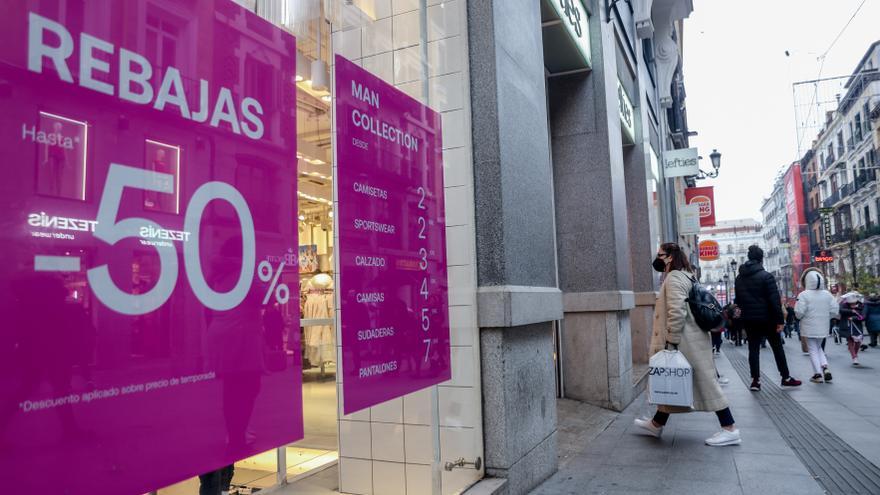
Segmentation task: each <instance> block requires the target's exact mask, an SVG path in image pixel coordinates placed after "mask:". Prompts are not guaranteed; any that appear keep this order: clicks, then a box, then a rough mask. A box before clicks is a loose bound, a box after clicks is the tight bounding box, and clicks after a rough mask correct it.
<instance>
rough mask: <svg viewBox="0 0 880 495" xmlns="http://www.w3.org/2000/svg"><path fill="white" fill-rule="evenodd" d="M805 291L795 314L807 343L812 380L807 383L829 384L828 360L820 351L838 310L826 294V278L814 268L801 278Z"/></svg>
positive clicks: (829, 294) (797, 304) (806, 271)
mask: <svg viewBox="0 0 880 495" xmlns="http://www.w3.org/2000/svg"><path fill="white" fill-rule="evenodd" d="M801 286H802V287H803V288H804V291H803V292H801V293H800V294H798V297H797V303H795V306H794V311H793V312H794V313H795V315H796V316H797V318H798V319H799V320H800V332H801V336H802V337H803V338H806V340H807V349H808V352H809V354H810V362H811V363H812V364H813V376H812V378H810V381H811V382H813V383H822V382H823V381H824V382H826V383H827V382H830V381H831V378H832V377H831V370H830V369H829V368H828V358H827V357H826V356H825V351H824V350H823V349H822V341H823V340H824V339H825V336H826V335H828V321H829V320H830V319H832V318H837V316H838V314H837V311H838V308H837V304H836V303H835V301H834V296H832V295H831V293H830V292H828V290H827V287H826V283H825V277H824V276H823V275H822V272H820V271H819V270H818V269H817V268H808V269H807V270H805V271H804V273H803V275H801Z"/></svg>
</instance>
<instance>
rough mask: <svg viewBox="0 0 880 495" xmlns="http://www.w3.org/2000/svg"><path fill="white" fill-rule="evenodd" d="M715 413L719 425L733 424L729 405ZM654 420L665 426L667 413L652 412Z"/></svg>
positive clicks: (667, 418) (667, 417)
mask: <svg viewBox="0 0 880 495" xmlns="http://www.w3.org/2000/svg"><path fill="white" fill-rule="evenodd" d="M715 415H716V416H718V422H719V423H721V427H722V428H723V427H725V426H731V425H733V423H734V421H733V413H731V412H730V408H729V407H725V408H724V409H722V410H720V411H715ZM654 421H655V422H657V424H658V425H660V426H666V422H667V421H669V413H665V412H660V411H657V412H656V413H655V414H654Z"/></svg>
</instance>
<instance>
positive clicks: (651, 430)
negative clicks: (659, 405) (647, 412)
mask: <svg viewBox="0 0 880 495" xmlns="http://www.w3.org/2000/svg"><path fill="white" fill-rule="evenodd" d="M634 424H635V425H636V426H638V427H639V428H641V429H642V430H644V431H645V433H647V434H648V435H651V436H652V437H654V438H660V435H662V434H663V427H662V426H660V427H657V426H654V421H653V420H652V419H651V418H636V420H635V421H634Z"/></svg>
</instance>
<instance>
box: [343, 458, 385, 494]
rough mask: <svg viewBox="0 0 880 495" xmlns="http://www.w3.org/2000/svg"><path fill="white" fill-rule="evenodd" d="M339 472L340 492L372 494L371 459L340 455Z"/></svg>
mask: <svg viewBox="0 0 880 495" xmlns="http://www.w3.org/2000/svg"><path fill="white" fill-rule="evenodd" d="M339 472H340V476H339V491H340V492H342V493H356V494H358V495H373V461H365V460H363V459H351V458H348V457H340V458H339ZM377 495H379V494H377Z"/></svg>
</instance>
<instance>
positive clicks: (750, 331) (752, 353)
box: [746, 322, 791, 380]
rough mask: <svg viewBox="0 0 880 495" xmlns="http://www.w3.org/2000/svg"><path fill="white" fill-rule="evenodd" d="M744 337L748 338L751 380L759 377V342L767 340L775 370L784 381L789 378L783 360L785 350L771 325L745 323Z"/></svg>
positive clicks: (774, 327) (785, 363) (786, 365)
mask: <svg viewBox="0 0 880 495" xmlns="http://www.w3.org/2000/svg"><path fill="white" fill-rule="evenodd" d="M746 335H748V336H749V369H750V371H751V373H752V378H753V379H759V378H760V377H761V358H760V353H761V340H762V339H767V342H769V343H770V348H771V349H773V357H774V358H775V359H776V369H778V370H779V374H780V375H782V379H783V380H785V379H786V378H788V377H789V376H791V375H790V374H789V372H788V362H787V361H786V360H785V349H783V348H782V337H780V336H779V334H778V333H777V332H776V325H775V324H773V323H764V322H755V323H746Z"/></svg>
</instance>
